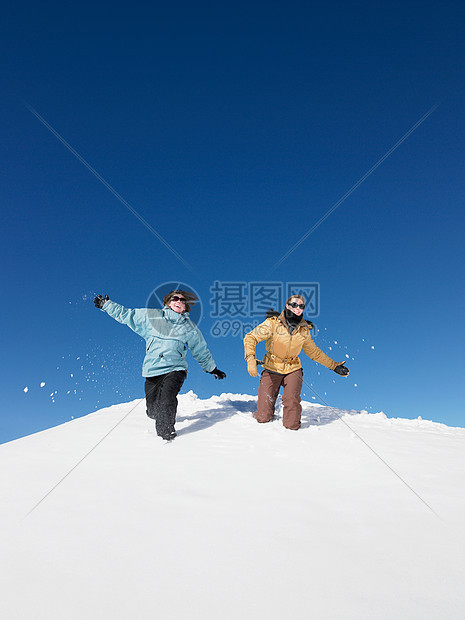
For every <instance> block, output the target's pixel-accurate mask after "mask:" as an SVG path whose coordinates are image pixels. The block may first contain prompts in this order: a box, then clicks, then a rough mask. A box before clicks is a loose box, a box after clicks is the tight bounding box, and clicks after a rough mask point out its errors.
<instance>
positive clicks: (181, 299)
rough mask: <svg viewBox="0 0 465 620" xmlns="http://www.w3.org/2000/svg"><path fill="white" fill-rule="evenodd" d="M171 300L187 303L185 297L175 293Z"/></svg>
mask: <svg viewBox="0 0 465 620" xmlns="http://www.w3.org/2000/svg"><path fill="white" fill-rule="evenodd" d="M170 301H181V302H182V303H183V304H185V303H187V299H185V298H184V297H178V296H177V295H173V297H172V298H171V299H170Z"/></svg>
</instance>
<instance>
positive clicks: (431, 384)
mask: <svg viewBox="0 0 465 620" xmlns="http://www.w3.org/2000/svg"><path fill="white" fill-rule="evenodd" d="M464 34H465V33H464V15H463V8H462V7H461V5H460V4H459V3H446V4H445V5H444V4H439V3H438V4H437V5H428V6H425V5H424V4H423V3H421V4H420V3H402V4H401V3H390V4H388V5H383V6H382V7H381V6H376V5H374V4H373V3H363V2H362V3H357V4H350V3H328V4H326V5H325V6H324V7H323V6H321V5H320V4H319V3H318V4H317V3H309V2H290V3H287V4H286V6H284V5H282V3H277V2H267V3H259V2H252V3H242V2H237V3H234V5H228V6H225V5H221V3H213V2H200V3H195V5H194V4H193V3H190V2H180V3H177V4H176V5H172V6H169V5H167V4H165V3H163V4H162V3H157V2H155V3H151V4H150V5H148V4H142V3H137V2H136V3H132V4H131V5H130V6H129V5H127V4H121V3H120V4H118V3H116V4H115V3H112V4H111V5H110V4H108V5H103V4H101V5H99V6H97V7H96V6H94V5H91V4H86V3H80V4H79V6H76V5H69V4H63V3H60V4H57V3H48V4H46V5H40V7H39V6H38V5H32V4H31V5H29V4H27V3H23V4H20V5H17V6H16V7H9V8H8V9H6V10H5V16H4V20H3V25H2V26H1V35H2V36H1V37H0V46H1V52H2V72H1V77H0V80H1V95H0V101H1V107H2V115H1V121H0V122H1V135H2V146H3V148H2V149H1V150H0V157H1V178H2V183H1V186H0V200H1V205H2V230H1V233H0V235H1V248H0V253H1V254H0V258H1V263H2V266H3V269H2V276H1V277H2V291H3V317H4V319H3V322H2V324H3V329H2V334H1V347H2V352H3V355H2V357H1V376H2V379H3V381H2V383H3V387H2V395H1V418H0V441H8V440H10V439H13V438H15V437H19V436H22V435H26V434H30V433H32V432H35V431H37V430H40V429H43V428H46V427H48V426H52V425H56V424H58V423H62V422H65V421H67V420H69V419H70V418H71V417H72V416H74V417H77V416H80V415H84V414H86V413H89V412H91V411H94V410H95V409H97V408H100V407H104V406H108V405H112V404H115V403H118V402H124V401H128V400H132V399H136V398H142V397H143V379H142V378H141V364H142V359H143V356H144V343H143V341H142V340H141V339H140V338H139V337H138V336H136V335H135V334H133V333H131V332H130V330H129V329H127V328H126V327H123V326H121V325H119V324H117V323H116V322H114V321H112V320H111V319H110V318H109V317H108V316H106V315H104V314H103V313H100V312H98V311H97V310H96V309H95V308H94V306H93V303H92V299H93V297H94V295H95V293H98V292H101V293H108V294H109V295H110V297H111V299H113V300H115V301H118V302H120V303H122V304H123V305H125V306H127V307H144V306H145V305H146V303H147V300H148V298H149V297H150V294H151V293H152V291H153V290H155V289H157V287H159V286H162V285H163V283H166V282H171V281H176V282H177V281H179V282H183V283H185V284H187V285H189V286H191V287H193V288H194V289H195V290H196V291H197V292H198V293H199V294H200V296H201V299H202V319H201V321H200V328H201V329H202V331H203V332H204V335H205V337H206V339H207V341H208V343H209V345H210V349H211V350H212V353H213V355H214V358H215V360H216V362H217V364H218V367H219V368H221V369H222V370H224V371H225V372H226V373H227V375H228V376H227V379H226V380H225V381H223V382H221V383H219V382H218V381H215V380H214V379H213V377H211V376H210V375H205V374H203V373H202V371H201V370H200V368H199V367H198V365H197V364H196V362H195V361H194V360H193V359H192V358H191V363H190V368H189V370H190V372H189V376H188V380H187V382H186V383H185V385H184V388H183V391H187V390H189V389H192V390H193V391H194V392H196V393H197V394H198V395H199V396H201V397H206V396H208V395H210V394H212V393H220V392H222V391H227V392H242V393H251V394H255V393H256V392H257V387H258V380H254V379H252V378H250V377H249V376H248V374H247V372H246V366H245V363H244V361H243V348H242V340H241V338H240V337H239V336H236V337H233V336H231V335H228V336H226V337H219V338H214V337H213V336H212V335H211V333H210V332H211V330H212V329H213V328H214V327H215V323H216V321H217V318H216V317H212V316H210V315H211V312H212V310H213V306H212V305H211V304H210V301H211V293H210V287H211V286H213V284H214V282H215V281H218V282H244V283H249V282H263V283H266V282H276V283H286V282H290V281H292V282H318V283H319V287H320V305H319V315H318V316H317V317H316V318H314V322H315V323H316V325H317V327H318V335H317V336H316V343H317V344H318V346H320V347H321V348H322V349H323V350H325V351H326V352H327V353H328V354H329V355H331V357H333V358H334V359H337V360H340V361H342V360H343V359H347V365H348V366H349V367H350V369H351V374H350V377H349V378H348V379H347V380H343V379H341V378H339V377H338V376H336V375H335V374H334V373H331V372H330V371H328V370H326V369H325V368H323V367H319V366H317V365H316V364H315V363H314V362H312V361H311V360H308V359H305V356H303V358H302V359H303V367H304V372H305V379H306V381H307V383H308V384H309V385H310V386H311V387H312V388H313V389H314V390H315V391H316V393H317V394H318V395H320V396H322V397H323V398H324V399H325V401H326V402H328V403H329V404H330V405H332V406H337V407H341V408H348V409H367V410H368V411H380V410H382V411H384V412H385V413H386V414H387V415H389V416H393V417H410V418H415V417H418V416H422V417H423V418H426V419H433V420H436V421H440V422H444V423H447V424H451V425H459V426H464V425H465V418H464V396H463V388H462V385H463V379H462V378H461V366H462V351H463V348H464V345H465V339H464V329H463V310H464V297H465V296H464V290H463V263H464V257H463V230H464V224H465V216H464V210H463V204H464V198H465V186H464V180H463V169H464V163H465V162H464V151H463V141H464V129H465V125H464V116H463V109H464V88H463V70H464V60H465V50H464V46H463V40H464ZM27 106H31V107H32V108H33V109H34V110H36V111H37V113H38V114H40V115H41V116H42V117H43V118H44V119H45V120H46V121H47V122H48V123H49V124H50V126H52V127H53V128H54V130H55V131H56V132H58V133H59V134H60V135H61V136H62V137H63V139H64V140H66V141H67V142H68V143H69V144H70V145H71V146H72V147H73V148H74V149H75V150H76V152H77V153H79V154H80V156H81V157H83V158H84V159H85V160H86V162H88V164H89V165H90V166H92V167H93V168H94V169H95V170H96V171H97V172H98V173H99V174H100V175H101V177H102V178H104V179H105V180H106V182H107V183H108V184H110V185H111V187H112V188H114V190H115V191H117V192H118V193H119V194H120V195H121V196H122V197H123V198H124V199H125V200H126V201H127V202H128V203H129V204H130V205H131V206H132V208H133V209H135V210H136V211H137V212H138V213H139V214H140V216H141V217H142V218H143V219H144V220H145V221H146V222H148V223H149V224H150V226H152V227H153V229H155V230H156V231H157V233H158V234H159V235H161V237H163V239H164V240H166V242H167V243H168V244H169V245H170V246H172V247H173V248H175V249H176V251H177V252H178V253H179V254H180V255H181V256H182V257H183V259H184V260H185V262H187V263H188V264H189V267H190V268H187V267H186V266H185V265H184V264H183V263H182V262H181V261H180V260H179V259H178V258H177V257H176V256H175V255H173V254H172V253H171V252H170V251H169V250H168V249H167V248H166V246H165V245H164V244H163V243H161V242H160V240H159V239H158V238H157V237H156V236H154V235H153V234H152V233H151V232H150V231H149V230H148V229H147V228H146V227H145V226H144V225H143V224H142V223H141V221H140V220H139V219H138V218H137V217H135V216H134V215H133V214H132V213H131V212H130V211H129V210H128V208H127V207H125V206H124V205H123V204H121V202H119V201H118V200H117V198H116V197H115V196H114V195H113V194H112V193H111V192H110V191H109V190H108V188H107V187H105V186H104V185H103V184H102V183H101V182H100V181H99V180H98V179H97V178H96V177H95V176H94V175H92V173H91V172H90V171H89V169H87V168H86V167H85V166H84V165H83V164H82V163H81V162H80V161H78V159H76V157H75V156H73V154H72V153H71V152H70V151H69V150H67V149H66V148H65V146H64V145H63V144H62V143H61V142H60V141H59V140H58V139H57V137H56V136H55V135H53V134H52V132H51V131H49V129H47V128H46V127H45V126H44V125H43V124H42V123H41V122H40V121H39V120H38V119H37V117H36V116H34V114H32V113H31V111H30V110H29V109H28V107H27ZM435 106H437V107H435ZM434 107H435V109H434V110H433V112H432V113H431V114H430V115H429V116H428V118H426V119H425V120H424V122H423V123H421V124H420V125H419V126H418V127H417V128H416V129H415V131H414V132H413V133H411V135H409V136H408V137H407V138H406V139H405V141H404V142H403V143H402V144H401V145H399V146H398V148H396V149H395V151H394V152H392V153H391V154H390V156H389V157H388V158H387V159H386V160H385V161H383V162H382V163H381V164H380V166H379V167H377V168H376V170H374V171H373V172H372V174H370V175H369V176H368V178H366V179H365V180H364V182H363V183H362V184H361V185H360V186H359V187H357V188H356V189H355V191H353V193H352V194H351V195H350V196H348V197H347V199H346V200H345V201H344V202H343V203H342V204H341V205H340V206H339V207H338V208H337V209H336V210H335V211H334V212H333V213H332V214H331V215H330V216H329V217H328V218H327V219H326V220H325V221H324V222H323V223H322V224H321V225H320V226H319V227H318V228H317V229H316V230H315V231H314V232H313V233H312V234H311V235H309V236H308V238H307V239H306V240H305V241H304V242H303V243H302V244H301V245H300V246H299V247H298V248H297V249H296V250H295V251H294V252H293V253H292V254H291V255H290V256H289V257H288V258H287V259H286V260H284V261H283V262H282V263H280V264H279V266H278V267H276V268H274V265H276V263H277V262H278V261H279V260H280V259H281V258H282V257H283V256H284V255H285V254H286V253H287V252H288V250H289V249H290V248H291V247H293V246H294V245H295V244H296V243H297V242H298V240H299V239H300V238H301V237H302V236H303V235H304V234H305V233H306V232H307V231H308V230H310V229H311V228H312V227H313V226H314V224H315V223H316V222H318V220H319V219H320V218H321V217H322V216H323V215H324V214H325V213H327V211H328V210H329V209H331V207H332V206H333V205H334V204H336V203H337V202H338V200H339V199H340V198H341V197H343V196H344V195H345V194H346V192H347V191H348V190H349V189H350V188H352V187H353V186H354V184H355V183H356V182H357V181H358V180H359V179H361V178H362V177H363V176H364V175H365V174H366V173H367V172H368V171H369V170H370V169H371V168H372V167H373V166H374V165H375V164H376V162H378V161H379V160H380V159H381V158H382V157H383V156H384V155H385V154H386V153H387V152H388V151H389V149H391V148H392V147H393V146H394V145H395V144H396V143H397V141H398V140H400V139H401V138H402V136H404V135H405V134H406V133H407V132H408V131H409V129H410V128H412V127H413V126H414V125H415V123H417V121H419V119H421V118H422V117H423V116H424V115H425V114H426V113H427V112H428V111H429V110H431V109H432V108H434ZM234 318H236V319H237V320H241V321H242V322H247V317H239V318H238V317H227V316H226V317H224V320H225V321H230V322H232V321H233V319H234ZM258 318H259V317H253V319H254V320H258ZM335 343H337V344H335ZM329 347H331V349H330V348H329ZM259 353H260V351H259ZM346 356H349V357H348V358H347V357H346ZM41 383H45V386H43V387H40V385H41ZM26 387H27V388H28V391H27V392H24V388H26ZM303 392H304V398H306V399H308V400H312V397H313V396H315V393H314V392H312V391H311V390H310V388H309V387H308V386H307V387H305V388H304V390H303ZM315 399H316V400H317V401H318V402H320V401H319V399H318V398H317V397H316V396H315Z"/></svg>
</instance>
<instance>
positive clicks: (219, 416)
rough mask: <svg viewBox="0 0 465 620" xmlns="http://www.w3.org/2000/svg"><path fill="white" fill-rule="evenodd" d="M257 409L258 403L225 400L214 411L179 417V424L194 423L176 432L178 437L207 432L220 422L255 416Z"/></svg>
mask: <svg viewBox="0 0 465 620" xmlns="http://www.w3.org/2000/svg"><path fill="white" fill-rule="evenodd" d="M256 408H257V402H256V401H254V400H253V401H244V400H232V399H231V400H229V399H228V400H225V401H223V402H222V403H221V407H218V408H214V409H205V410H204V411H199V412H197V413H196V414H195V415H186V416H183V415H182V412H181V415H178V416H177V422H186V421H189V422H192V423H191V424H189V426H186V427H185V428H181V429H179V430H177V431H176V432H177V433H178V435H187V434H188V433H196V432H198V431H202V430H205V429H206V428H209V427H210V426H214V425H215V424H218V422H223V421H224V420H227V419H228V418H232V416H234V415H237V413H238V412H240V413H250V415H252V414H253V412H254V411H255V409H256Z"/></svg>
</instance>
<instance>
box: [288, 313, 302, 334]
mask: <svg viewBox="0 0 465 620" xmlns="http://www.w3.org/2000/svg"><path fill="white" fill-rule="evenodd" d="M284 317H285V319H286V323H287V328H288V330H289V333H291V334H292V332H293V331H294V330H295V328H296V327H298V326H299V324H300V321H301V320H302V316H297V314H294V313H293V312H292V310H289V308H285V309H284Z"/></svg>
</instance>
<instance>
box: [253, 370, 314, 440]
mask: <svg viewBox="0 0 465 620" xmlns="http://www.w3.org/2000/svg"><path fill="white" fill-rule="evenodd" d="M302 378H303V373H302V369H301V368H299V370H294V372H291V373H289V374H288V375H278V374H277V373H275V372H269V371H268V370H264V371H263V372H262V376H261V379H260V385H259V387H258V402H257V411H256V412H255V414H254V417H255V419H256V420H257V422H270V420H272V419H273V416H274V406H275V403H276V399H277V398H278V393H279V388H280V387H281V386H284V391H283V424H284V426H285V427H286V428H289V429H291V430H293V431H296V430H298V429H299V428H300V414H301V413H302V405H301V404H300V391H301V389H302Z"/></svg>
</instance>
